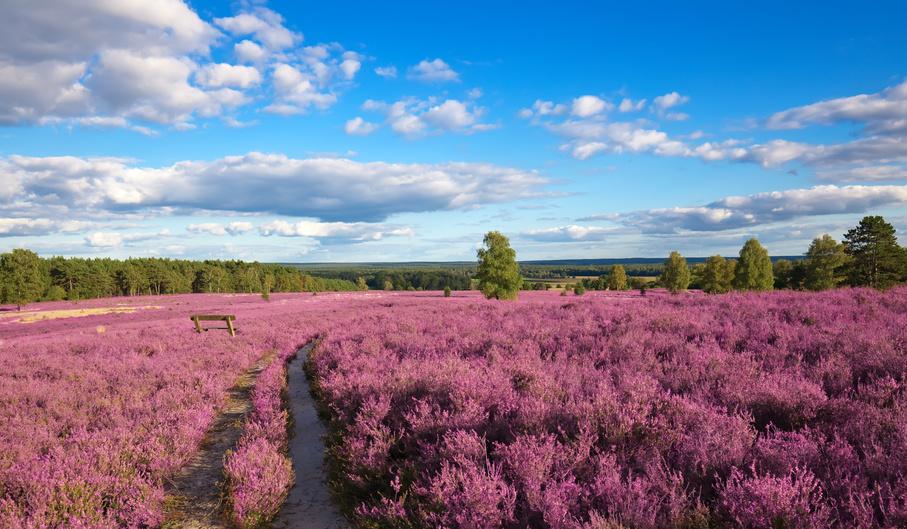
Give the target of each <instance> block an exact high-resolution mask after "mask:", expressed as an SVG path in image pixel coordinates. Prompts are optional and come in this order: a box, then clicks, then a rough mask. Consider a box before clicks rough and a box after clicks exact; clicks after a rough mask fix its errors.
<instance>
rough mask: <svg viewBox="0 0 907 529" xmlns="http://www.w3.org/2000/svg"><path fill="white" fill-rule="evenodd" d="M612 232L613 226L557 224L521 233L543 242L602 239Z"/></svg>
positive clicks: (528, 237)
mask: <svg viewBox="0 0 907 529" xmlns="http://www.w3.org/2000/svg"><path fill="white" fill-rule="evenodd" d="M613 232H614V228H603V227H601V226H578V225H576V224H571V225H568V226H558V227H554V228H542V229H537V230H529V231H527V232H525V233H523V234H522V236H523V237H525V238H527V239H532V240H535V241H545V242H574V241H603V240H605V239H606V237H607V236H608V235H610V234H612V233H613Z"/></svg>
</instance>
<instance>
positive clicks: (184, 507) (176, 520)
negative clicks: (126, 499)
mask: <svg viewBox="0 0 907 529" xmlns="http://www.w3.org/2000/svg"><path fill="white" fill-rule="evenodd" d="M272 358H273V355H268V356H266V357H265V358H262V359H261V360H259V361H258V363H256V364H255V367H253V368H252V369H250V370H249V371H247V372H245V373H244V374H243V375H242V376H241V377H240V378H239V380H238V381H237V383H236V385H235V386H233V387H232V388H231V389H230V391H229V393H228V395H227V401H226V403H225V404H224V407H223V408H221V410H220V414H219V415H218V417H217V418H216V419H215V420H214V424H212V425H211V428H210V429H209V430H208V433H207V434H205V439H204V440H203V441H202V445H201V446H200V447H199V451H198V453H197V454H196V455H195V457H194V458H192V460H191V461H190V462H189V463H188V464H187V465H186V466H184V467H183V468H182V469H181V470H180V472H179V474H177V476H176V477H174V478H173V479H172V480H171V482H170V487H168V490H167V493H168V495H167V521H166V522H164V525H163V527H164V528H165V529H176V528H180V529H221V528H228V527H231V524H230V523H229V522H228V521H227V520H226V518H225V516H224V499H225V494H226V492H225V490H224V479H225V478H224V453H225V452H226V451H227V450H230V449H232V448H234V447H235V446H236V441H238V440H239V436H240V435H241V434H242V427H243V419H244V418H245V416H246V414H247V413H249V411H251V409H252V403H251V398H250V394H251V392H252V388H253V387H254V386H255V379H256V378H257V377H258V374H259V373H260V372H261V371H262V369H264V368H265V367H266V366H267V365H268V363H270V362H271V360H272Z"/></svg>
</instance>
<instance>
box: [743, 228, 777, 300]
mask: <svg viewBox="0 0 907 529" xmlns="http://www.w3.org/2000/svg"><path fill="white" fill-rule="evenodd" d="M774 286H775V275H774V271H773V269H772V260H771V258H770V257H769V256H768V251H767V250H766V249H765V248H763V246H762V245H761V244H759V241H758V240H757V239H750V240H748V241H746V243H745V244H744V245H743V248H741V249H740V259H739V260H738V261H737V267H736V268H735V270H734V288H735V289H737V290H754V291H764V290H771V289H772V288H774Z"/></svg>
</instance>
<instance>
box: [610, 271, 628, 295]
mask: <svg viewBox="0 0 907 529" xmlns="http://www.w3.org/2000/svg"><path fill="white" fill-rule="evenodd" d="M608 290H627V271H626V270H624V267H623V265H614V266H612V267H611V272H610V273H609V274H608Z"/></svg>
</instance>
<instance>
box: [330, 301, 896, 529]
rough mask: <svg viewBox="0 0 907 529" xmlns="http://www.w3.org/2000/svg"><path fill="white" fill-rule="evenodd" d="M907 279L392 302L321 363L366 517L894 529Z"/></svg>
mask: <svg viewBox="0 0 907 529" xmlns="http://www.w3.org/2000/svg"><path fill="white" fill-rule="evenodd" d="M905 348H907V289H899V290H893V291H890V292H886V293H878V292H874V291H866V290H839V291H831V292H824V293H817V294H807V293H798V292H776V293H769V294H729V295H725V296H715V297H713V296H704V295H696V294H693V293H691V294H688V295H685V296H678V297H667V296H665V295H664V294H662V293H659V292H652V293H650V295H647V296H646V297H641V296H638V294H636V293H633V294H629V293H618V294H617V295H614V294H611V293H608V294H605V293H591V294H589V295H587V296H584V297H582V298H572V299H570V300H569V301H565V300H564V298H562V297H560V296H556V295H550V294H546V293H525V294H524V295H523V296H521V299H520V301H518V302H515V303H509V304H504V303H484V302H479V301H476V300H474V299H473V300H471V301H466V302H462V303H457V304H452V305H448V304H444V305H442V304H440V303H439V304H428V303H414V304H403V303H398V304H396V305H395V306H394V307H393V309H392V310H386V311H375V312H366V313H363V314H360V315H359V316H358V317H357V318H356V319H355V320H354V321H353V322H349V323H346V324H344V325H342V326H335V327H333V328H331V329H330V330H329V331H328V332H327V333H326V335H325V338H324V340H323V342H322V344H321V346H320V347H319V348H318V349H317V350H316V353H315V355H314V356H313V359H312V369H313V372H314V373H315V376H316V382H317V390H318V393H319V396H320V398H321V399H322V400H323V401H324V403H325V404H326V405H327V406H328V408H329V409H330V411H331V414H332V426H333V428H334V430H335V433H336V435H334V436H333V437H332V439H334V442H333V443H332V445H331V447H330V450H331V453H332V454H333V456H334V457H335V459H336V463H337V465H338V468H339V469H340V477H341V478H342V481H343V486H344V492H345V494H347V495H348V496H349V497H350V498H352V499H354V501H355V502H356V504H357V505H358V506H357V508H356V509H355V516H356V518H357V521H358V522H359V523H360V524H361V525H363V526H366V527H450V528H453V527H508V528H517V527H552V528H587V529H604V528H612V529H616V528H642V529H645V528H676V527H703V528H705V527H737V528H757V527H759V528H763V527H769V528H770V527H787V528H818V527H842V528H843V527H860V528H870V527H877V528H885V529H895V528H902V527H904V526H905V523H907V501H905V498H907V495H905V493H907V458H905V457H904V454H905V453H907V381H905V375H907V349H905Z"/></svg>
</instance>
